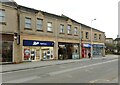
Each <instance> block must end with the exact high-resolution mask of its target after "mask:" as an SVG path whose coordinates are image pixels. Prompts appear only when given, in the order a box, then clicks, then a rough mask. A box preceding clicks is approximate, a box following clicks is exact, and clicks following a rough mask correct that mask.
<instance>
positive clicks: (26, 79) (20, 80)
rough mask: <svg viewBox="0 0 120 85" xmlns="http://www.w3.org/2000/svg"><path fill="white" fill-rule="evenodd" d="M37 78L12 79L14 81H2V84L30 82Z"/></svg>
mask: <svg viewBox="0 0 120 85" xmlns="http://www.w3.org/2000/svg"><path fill="white" fill-rule="evenodd" d="M37 78H38V77H37V76H32V77H27V78H22V79H14V80H10V81H3V83H23V82H26V81H30V80H33V79H37ZM39 78H40V77H39Z"/></svg>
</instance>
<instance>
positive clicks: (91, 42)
mask: <svg viewBox="0 0 120 85" xmlns="http://www.w3.org/2000/svg"><path fill="white" fill-rule="evenodd" d="M94 20H96V19H93V20H91V59H92V58H93V43H92V39H93V35H92V22H93V21H94Z"/></svg>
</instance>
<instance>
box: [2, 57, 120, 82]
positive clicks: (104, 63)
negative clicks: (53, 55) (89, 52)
mask: <svg viewBox="0 0 120 85" xmlns="http://www.w3.org/2000/svg"><path fill="white" fill-rule="evenodd" d="M2 82H3V83H118V59H93V60H88V61H80V62H74V63H68V64H60V65H52V66H46V67H40V68H34V69H26V70H20V71H12V72H5V73H2Z"/></svg>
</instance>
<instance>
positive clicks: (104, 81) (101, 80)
mask: <svg viewBox="0 0 120 85" xmlns="http://www.w3.org/2000/svg"><path fill="white" fill-rule="evenodd" d="M101 82H102V83H107V82H110V80H106V79H97V80H92V81H89V83H101Z"/></svg>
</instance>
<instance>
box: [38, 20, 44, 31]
mask: <svg viewBox="0 0 120 85" xmlns="http://www.w3.org/2000/svg"><path fill="white" fill-rule="evenodd" d="M37 30H43V19H40V18H37Z"/></svg>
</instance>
